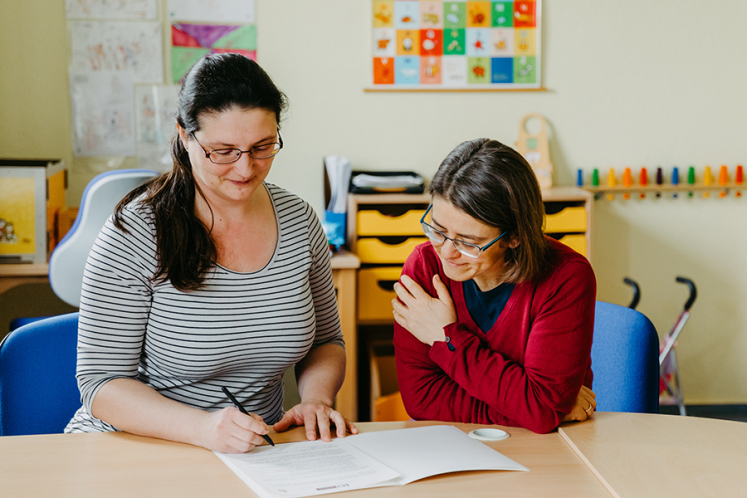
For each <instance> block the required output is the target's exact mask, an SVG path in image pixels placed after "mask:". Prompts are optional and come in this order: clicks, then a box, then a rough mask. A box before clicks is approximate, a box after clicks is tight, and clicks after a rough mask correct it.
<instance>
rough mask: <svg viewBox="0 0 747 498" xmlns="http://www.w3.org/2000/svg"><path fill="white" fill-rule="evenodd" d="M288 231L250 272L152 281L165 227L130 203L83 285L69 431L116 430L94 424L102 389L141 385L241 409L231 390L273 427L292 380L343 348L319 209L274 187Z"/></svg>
mask: <svg viewBox="0 0 747 498" xmlns="http://www.w3.org/2000/svg"><path fill="white" fill-rule="evenodd" d="M265 185H266V187H267V189H268V192H269V193H270V197H271V199H272V203H273V207H274V209H275V215H276V218H277V224H278V243H277V246H276V248H275V252H274V254H273V256H272V259H271V260H270V262H269V263H268V264H267V266H265V267H264V268H263V269H261V270H259V271H256V272H252V273H239V272H235V271H231V270H228V269H225V268H223V267H221V266H216V267H215V268H214V269H213V271H212V273H211V274H210V275H209V276H208V278H207V279H206V280H205V285H204V287H203V288H201V289H200V290H197V291H191V292H182V291H179V290H177V289H175V288H174V287H173V286H172V285H171V283H170V282H168V281H166V282H162V281H161V282H153V278H152V277H153V275H154V274H155V271H156V242H155V220H154V216H153V213H152V212H151V211H150V209H149V208H148V207H146V206H144V205H143V204H140V203H137V202H135V203H132V204H130V205H129V206H127V207H126V208H125V210H124V211H123V215H124V222H125V226H126V227H127V228H128V230H129V233H128V234H125V233H123V232H122V231H120V230H118V229H117V228H115V227H114V225H113V224H112V221H111V219H110V220H109V221H107V223H106V225H105V226H104V227H103V229H102V230H101V233H100V234H99V236H98V239H97V240H96V243H95V244H94V246H93V249H92V250H91V253H90V256H89V257H88V262H87V263H86V269H85V273H84V277H83V289H82V294H81V304H80V320H79V328H78V365H77V378H78V385H79V387H80V391H81V398H82V402H83V406H82V407H81V408H80V409H79V410H78V411H77V412H76V414H75V416H74V417H73V419H72V420H71V421H70V423H69V424H68V426H67V427H66V429H65V432H91V431H112V430H117V429H116V428H115V427H113V426H111V425H110V424H108V423H106V422H103V421H101V420H98V419H96V418H95V417H93V416H92V415H91V404H92V402H93V399H94V397H95V396H96V393H97V391H98V390H99V389H100V388H101V386H103V385H104V384H105V383H106V382H108V381H110V380H112V379H115V378H122V377H124V378H133V379H137V380H139V381H141V382H143V383H144V384H146V385H148V386H150V387H152V388H153V389H155V390H156V391H158V392H159V393H161V394H162V395H164V396H166V397H168V398H170V399H173V400H176V401H179V402H182V403H184V404H186V405H188V406H192V407H195V408H199V409H203V410H208V411H213V410H218V409H221V408H224V407H227V406H231V403H230V401H229V400H228V399H226V397H225V395H224V394H223V393H222V392H221V386H226V387H228V388H229V389H230V390H232V392H233V394H234V396H236V398H238V400H239V401H240V402H242V404H243V405H244V406H245V408H246V409H247V410H249V411H251V412H254V413H257V414H259V415H260V416H261V417H262V418H263V419H264V420H265V421H266V422H267V423H274V422H277V421H278V420H279V419H280V418H281V417H282V415H283V407H282V405H283V380H282V377H283V372H284V371H285V370H286V369H287V368H288V367H290V366H292V365H294V364H295V363H297V362H298V361H300V360H301V359H302V358H304V356H306V354H307V353H308V352H309V350H310V349H311V348H313V347H316V346H318V345H321V344H326V343H336V344H339V345H341V346H343V341H342V331H341V329H340V321H339V317H338V314H337V302H336V298H335V290H334V286H333V282H332V273H331V267H330V255H329V248H328V245H327V240H326V237H325V235H324V232H323V230H322V227H321V224H320V223H319V220H318V219H317V217H316V215H315V214H314V211H313V210H312V209H311V207H310V206H309V205H308V204H307V203H306V202H304V201H303V200H301V199H300V198H298V197H297V196H295V195H294V194H291V193H289V192H287V191H285V190H283V189H281V188H279V187H277V186H275V185H272V184H265Z"/></svg>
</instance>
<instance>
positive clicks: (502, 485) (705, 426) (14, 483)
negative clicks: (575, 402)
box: [0, 413, 747, 498]
mask: <svg viewBox="0 0 747 498" xmlns="http://www.w3.org/2000/svg"><path fill="white" fill-rule="evenodd" d="M435 424H443V423H441V422H369V423H360V424H358V427H359V429H360V430H361V432H370V431H379V430H391V429H401V428H405V427H421V426H424V425H435ZM451 425H455V426H456V427H458V428H459V429H461V430H463V431H465V432H469V431H470V430H472V429H475V428H478V427H485V426H479V425H472V424H451ZM503 429H504V430H506V431H507V432H508V433H509V434H510V437H509V438H508V439H505V440H503V441H496V442H489V443H485V444H487V445H488V446H490V447H492V448H494V449H495V450H497V451H499V452H501V453H502V454H504V455H506V456H507V457H509V458H511V459H513V460H515V461H517V462H518V463H520V464H522V465H524V466H526V467H528V468H529V472H509V471H479V472H460V473H455V474H446V475H441V476H436V477H430V478H427V479H423V480H421V481H418V482H414V483H411V484H408V485H406V486H391V487H385V488H372V489H366V490H358V491H348V492H345V493H343V494H336V495H334V496H340V498H343V497H346V498H348V497H349V498H359V497H360V498H374V497H381V498H383V497H392V496H394V497H398V496H402V497H408V498H409V497H417V498H420V497H422V498H426V497H428V498H431V497H440V496H443V497H449V498H451V497H463V496H464V497H473V496H476V497H482V496H485V497H488V496H489V497H494V496H522V497H524V496H529V497H532V496H536V497H542V498H547V497H550V496H552V497H609V496H620V497H636V498H638V497H647V496H656V497H659V496H719V497H723V496H743V495H745V494H747V479H745V477H744V475H745V474H744V473H745V470H744V469H746V468H747V451H746V450H745V448H747V424H744V423H742V422H728V421H722V420H712V419H703V418H692V417H679V416H671V415H647V414H632V413H596V414H595V415H594V417H593V418H592V419H591V420H588V421H586V422H581V423H575V424H565V425H563V426H562V427H561V428H560V429H559V430H558V431H557V432H553V433H550V434H544V435H540V434H534V433H532V432H530V431H527V430H525V429H518V428H514V427H509V428H503ZM271 435H272V438H273V439H274V440H275V442H276V443H278V444H281V443H286V442H291V441H301V440H303V439H304V431H303V428H296V429H293V430H291V431H288V432H285V433H279V434H278V433H273V432H271ZM138 495H141V496H159V497H168V496H174V497H179V498H184V497H191V496H199V497H201V498H202V497H205V496H220V497H221V498H223V497H232V496H255V495H254V493H253V492H252V491H251V489H249V487H248V486H246V485H245V484H244V483H243V482H242V481H241V480H240V479H239V478H238V477H237V476H236V475H235V474H234V473H233V472H232V471H231V470H229V469H228V467H227V466H225V465H224V464H223V463H222V462H221V461H220V460H219V459H218V458H217V457H216V456H215V455H214V454H213V453H212V452H210V451H208V450H205V449H202V448H198V447H195V446H190V445H186V444H181V443H172V442H168V441H162V440H159V439H151V438H145V437H139V436H133V435H129V434H124V433H104V434H70V435H63V434H55V435H46V436H15V437H0V496H3V497H5V496H8V497H12V496H23V497H32V498H33V497H41V496H44V497H47V496H55V497H75V498H83V497H88V496H107V497H118V496H138Z"/></svg>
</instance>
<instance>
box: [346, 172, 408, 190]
mask: <svg viewBox="0 0 747 498" xmlns="http://www.w3.org/2000/svg"><path fill="white" fill-rule="evenodd" d="M353 185H355V186H356V187H371V188H384V189H395V188H406V187H420V186H422V185H423V178H422V177H420V176H413V175H387V176H377V175H367V174H365V173H363V174H360V175H356V176H355V178H353Z"/></svg>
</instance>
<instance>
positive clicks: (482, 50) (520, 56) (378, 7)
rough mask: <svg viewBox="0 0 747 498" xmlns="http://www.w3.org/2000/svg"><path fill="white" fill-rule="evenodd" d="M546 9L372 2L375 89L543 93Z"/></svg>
mask: <svg viewBox="0 0 747 498" xmlns="http://www.w3.org/2000/svg"><path fill="white" fill-rule="evenodd" d="M541 11H542V8H541V0H515V1H465V0H461V1H441V0H372V12H373V16H372V23H371V29H372V35H373V36H372V40H371V41H372V50H371V55H372V57H371V59H372V64H371V67H372V75H373V77H372V80H373V88H374V89H377V88H378V89H387V88H391V89H434V90H437V89H466V90H467V89H522V88H526V89H531V88H540V87H541V79H540V65H541V54H540V47H541Z"/></svg>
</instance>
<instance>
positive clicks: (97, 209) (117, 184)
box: [49, 169, 158, 307]
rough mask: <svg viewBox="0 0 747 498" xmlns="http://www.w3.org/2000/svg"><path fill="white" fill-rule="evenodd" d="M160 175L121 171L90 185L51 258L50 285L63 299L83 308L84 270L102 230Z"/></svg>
mask: <svg viewBox="0 0 747 498" xmlns="http://www.w3.org/2000/svg"><path fill="white" fill-rule="evenodd" d="M156 175H158V173H156V172H155V171H149V170H143V169H118V170H114V171H107V172H106V173H101V174H100V175H98V176H96V177H95V178H94V179H93V180H91V181H90V182H89V183H88V185H87V186H86V189H85V190H84V191H83V197H82V198H81V201H80V207H79V208H78V216H76V218H75V222H74V223H73V226H72V227H70V231H69V232H68V233H67V234H66V235H65V237H63V238H62V240H61V241H60V243H59V244H58V245H57V247H56V248H55V250H54V251H53V252H52V256H51V257H50V258H49V283H50V285H51V286H52V290H53V291H54V293H55V294H57V296H58V297H59V298H60V299H62V300H63V301H65V302H66V303H68V304H69V305H71V306H75V307H79V306H80V289H81V287H82V286H83V270H84V269H85V267H86V260H87V259H88V253H89V252H91V247H93V243H94V242H95V241H96V237H98V235H99V232H100V231H101V227H103V226H104V223H106V220H107V219H108V218H109V216H111V214H112V213H113V212H114V208H115V207H117V204H119V201H121V200H122V198H123V197H124V196H125V195H127V194H128V193H130V191H131V190H132V189H134V188H135V187H137V186H138V185H140V184H142V183H143V182H145V181H146V180H149V179H150V178H153V177H154V176H156Z"/></svg>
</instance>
